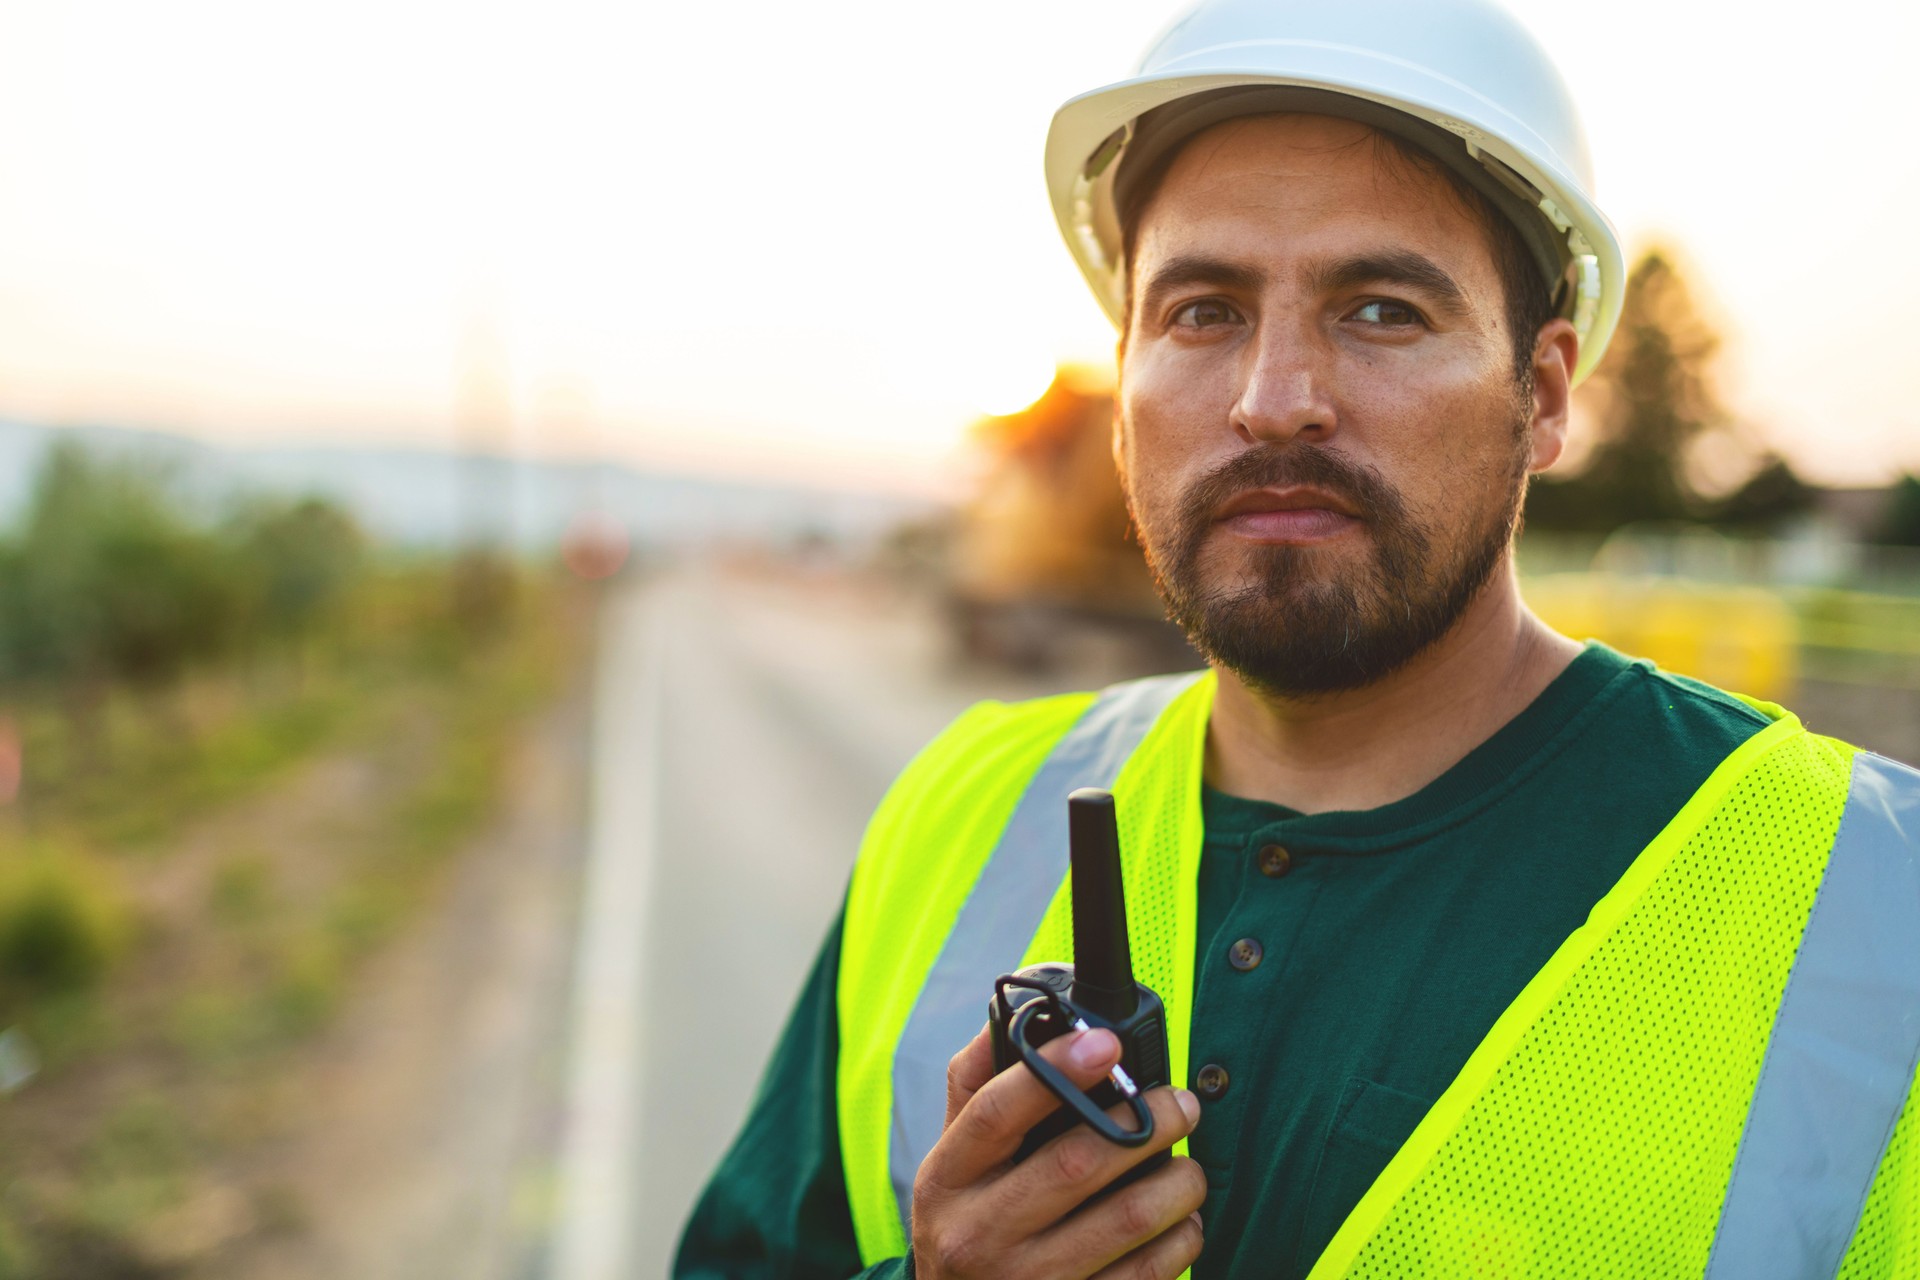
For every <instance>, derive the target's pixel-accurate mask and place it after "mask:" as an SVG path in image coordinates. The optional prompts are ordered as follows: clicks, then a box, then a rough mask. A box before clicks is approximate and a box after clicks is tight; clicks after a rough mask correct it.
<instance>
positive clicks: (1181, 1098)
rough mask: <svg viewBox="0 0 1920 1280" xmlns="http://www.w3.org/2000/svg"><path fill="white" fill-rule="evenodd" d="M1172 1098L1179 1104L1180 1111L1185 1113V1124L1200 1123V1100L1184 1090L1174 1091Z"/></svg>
mask: <svg viewBox="0 0 1920 1280" xmlns="http://www.w3.org/2000/svg"><path fill="white" fill-rule="evenodd" d="M1173 1096H1174V1100H1175V1101H1177V1102H1178V1103H1179V1104H1180V1110H1182V1111H1184V1112H1186V1115H1187V1123H1188V1124H1198V1123H1200V1099H1198V1098H1196V1097H1194V1096H1193V1095H1192V1094H1190V1093H1188V1092H1187V1091H1186V1090H1185V1089H1175V1090H1174V1091H1173Z"/></svg>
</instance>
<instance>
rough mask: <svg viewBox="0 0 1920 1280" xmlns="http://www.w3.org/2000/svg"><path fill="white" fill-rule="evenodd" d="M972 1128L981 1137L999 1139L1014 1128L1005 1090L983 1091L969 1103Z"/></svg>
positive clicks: (975, 1095)
mask: <svg viewBox="0 0 1920 1280" xmlns="http://www.w3.org/2000/svg"><path fill="white" fill-rule="evenodd" d="M967 1113H968V1114H969V1115H970V1116H971V1117H972V1121H971V1124H972V1128H973V1130H974V1132H975V1133H976V1134H977V1135H979V1136H981V1137H998V1136H1000V1135H1001V1134H1003V1133H1005V1132H1006V1131H1007V1130H1009V1129H1011V1128H1012V1116H1011V1115H1010V1114H1009V1113H1008V1108H1007V1097H1006V1094H1005V1092H1004V1091H1003V1090H999V1089H991V1088H989V1089H982V1090H981V1091H980V1092H978V1093H976V1094H974V1095H973V1098H972V1100H971V1101H969V1102H968V1103H967Z"/></svg>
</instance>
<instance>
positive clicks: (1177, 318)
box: [1173, 298, 1240, 329]
mask: <svg viewBox="0 0 1920 1280" xmlns="http://www.w3.org/2000/svg"><path fill="white" fill-rule="evenodd" d="M1239 318H1240V313H1239V312H1238V311H1235V310H1234V309H1233V308H1232V307H1230V306H1228V305H1227V304H1226V303H1224V302H1222V301H1220V299H1218V298H1202V299H1200V301H1198V302H1189V303H1188V304H1187V305H1186V306H1184V307H1181V308H1180V309H1179V310H1178V311H1176V312H1174V313H1173V323H1174V324H1175V325H1176V326H1178V327H1182V328H1187V329H1211V328H1212V327H1213V326H1215V325H1219V324H1232V323H1233V322H1234V321H1236V320H1238V319H1239Z"/></svg>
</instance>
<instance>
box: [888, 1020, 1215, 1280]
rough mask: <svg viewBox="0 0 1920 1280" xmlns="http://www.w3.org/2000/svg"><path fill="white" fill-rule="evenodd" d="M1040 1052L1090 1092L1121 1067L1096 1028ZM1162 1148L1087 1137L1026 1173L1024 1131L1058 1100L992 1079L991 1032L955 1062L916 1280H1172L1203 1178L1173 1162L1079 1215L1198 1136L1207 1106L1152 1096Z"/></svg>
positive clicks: (1058, 1145) (1026, 1079)
mask: <svg viewBox="0 0 1920 1280" xmlns="http://www.w3.org/2000/svg"><path fill="white" fill-rule="evenodd" d="M1040 1052H1041V1053H1042V1054H1043V1055H1045V1057H1046V1058H1047V1060H1048V1061H1049V1062H1052V1063H1053V1064H1054V1065H1055V1066H1057V1067H1059V1068H1060V1069H1061V1070H1062V1071H1063V1072H1065V1073H1066V1075H1067V1077H1068V1078H1069V1079H1071V1080H1072V1081H1073V1082H1074V1084H1076V1085H1078V1086H1079V1087H1080V1088H1082V1089H1086V1088H1090V1087H1091V1086H1092V1085H1094V1084H1095V1083H1096V1082H1098V1081H1099V1080H1101V1079H1102V1078H1104V1077H1105V1076H1106V1074H1107V1071H1108V1069H1109V1068H1110V1067H1112V1066H1113V1064H1114V1063H1116V1062H1118V1061H1119V1060H1120V1041H1119V1040H1118V1039H1117V1038H1116V1037H1115V1036H1114V1034H1113V1033H1112V1032H1111V1031H1107V1030H1104V1029H1102V1028H1095V1029H1093V1030H1091V1031H1082V1032H1078V1033H1076V1034H1074V1035H1068V1036H1061V1037H1060V1038H1058V1039H1056V1040H1051V1041H1048V1042H1047V1043H1046V1044H1045V1045H1044V1046H1042V1048H1041V1050H1040ZM1147 1102H1148V1105H1149V1106H1151V1107H1152V1108H1153V1141H1152V1142H1150V1143H1148V1144H1147V1145H1146V1146H1143V1147H1122V1146H1118V1145H1116V1144H1114V1143H1111V1142H1108V1141H1107V1140H1106V1139H1104V1138H1102V1137H1100V1136H1099V1135H1098V1134H1096V1133H1094V1132H1093V1131H1092V1130H1091V1129H1089V1128H1087V1127H1086V1126H1085V1125H1076V1126H1075V1127H1074V1128H1072V1129H1070V1130H1068V1131H1067V1132H1066V1133H1063V1134H1061V1135H1060V1136H1059V1137H1057V1138H1055V1139H1054V1140H1053V1141H1051V1142H1049V1143H1047V1145H1046V1146H1044V1147H1041V1148H1040V1149H1039V1150H1038V1151H1036V1152H1034V1153H1033V1154H1032V1155H1030V1156H1028V1157H1027V1158H1026V1159H1025V1160H1023V1161H1021V1162H1020V1163H1019V1164H1012V1163H1009V1162H1010V1161H1011V1160H1012V1158H1013V1155H1014V1152H1015V1151H1016V1150H1018V1148H1019V1146H1020V1140H1021V1138H1022V1137H1024V1136H1025V1135H1026V1132H1027V1130H1029V1129H1031V1128H1032V1127H1033V1126H1034V1125H1036V1124H1038V1123H1039V1122H1040V1121H1041V1120H1043V1119H1045V1118H1046V1116H1047V1115H1048V1114H1049V1113H1050V1112H1052V1111H1053V1110H1054V1108H1055V1107H1057V1106H1058V1105H1059V1100H1058V1099H1056V1098H1055V1097H1054V1096H1053V1094H1051V1093H1049V1092H1048V1091H1047V1088H1046V1086H1045V1085H1043V1084H1041V1083H1040V1081H1039V1079H1038V1078H1037V1077H1036V1076H1035V1075H1034V1074H1033V1072H1032V1071H1030V1070H1028V1069H1027V1068H1026V1067H1025V1066H1024V1065H1016V1066H1014V1067H1011V1068H1009V1069H1008V1070H1006V1071H1003V1072H1001V1073H1000V1074H999V1075H995V1074H993V1049H992V1045H991V1042H990V1041H989V1040H988V1038H987V1033H986V1031H984V1030H982V1031H981V1033H980V1034H979V1035H977V1036H975V1037H974V1039H973V1043H971V1044H969V1045H968V1046H967V1047H966V1048H964V1049H962V1050H961V1051H960V1052H959V1053H957V1054H955V1055H954V1057H953V1061H951V1062H950V1063H948V1064H947V1123H946V1129H945V1130H944V1132H942V1134H941V1135H940V1141H939V1142H937V1143H935V1144H934V1147H933V1150H932V1151H930V1152H929V1153H928V1154H927V1158H926V1159H925V1160H924V1161H922V1162H921V1165H920V1171H919V1173H918V1175H917V1176H916V1177H915V1178H914V1183H913V1255H914V1272H915V1274H916V1275H917V1276H919V1277H921V1280H973V1278H975V1277H978V1278H980V1280H1086V1278H1087V1277H1097V1280H1173V1278H1174V1277H1176V1276H1178V1275H1179V1274H1180V1273H1181V1272H1183V1271H1185V1270H1186V1269H1187V1268H1188V1267H1189V1266H1191V1265H1192V1264H1193V1260H1194V1259H1195V1258H1196V1257H1198V1256H1199V1255H1200V1244H1201V1235H1200V1215H1199V1213H1198V1212H1196V1211H1197V1210H1198V1209H1199V1207H1200V1204H1201V1202H1202V1201H1203V1200H1205V1199H1206V1195H1207V1179H1206V1175H1205V1174H1203V1173H1202V1172H1201V1171H1200V1166H1199V1165H1197V1164H1195V1163H1194V1162H1193V1161H1191V1160H1188V1159H1184V1158H1182V1159H1176V1160H1173V1161H1172V1162H1170V1163H1169V1164H1168V1165H1167V1166H1166V1167H1165V1168H1163V1169H1159V1170H1156V1171H1155V1172H1154V1173H1151V1174H1149V1175H1147V1176H1146V1177H1144V1178H1142V1179H1140V1180H1139V1181H1138V1182H1135V1183H1133V1184H1131V1185H1130V1186H1127V1187H1125V1188H1123V1189H1121V1190H1119V1191H1116V1192H1115V1193H1114V1194H1112V1195H1110V1196H1108V1197H1106V1198H1105V1199H1103V1200H1101V1201H1099V1202H1098V1203H1096V1204H1091V1205H1087V1207H1086V1209H1085V1210H1084V1211H1083V1212H1080V1213H1075V1212H1074V1210H1076V1209H1079V1208H1080V1207H1081V1206H1082V1205H1084V1204H1086V1202H1087V1201H1088V1200H1089V1199H1090V1198H1091V1197H1092V1196H1093V1195H1094V1194H1095V1193H1097V1192H1098V1191H1099V1190H1100V1189H1101V1188H1102V1187H1104V1186H1106V1185H1107V1184H1108V1183H1110V1182H1112V1181H1113V1180H1114V1179H1115V1178H1117V1177H1119V1176H1120V1175H1121V1174H1122V1173H1124V1172H1126V1170H1128V1169H1130V1168H1132V1167H1133V1166H1134V1165H1136V1164H1138V1163H1140V1162H1141V1161H1142V1160H1144V1159H1146V1158H1147V1157H1148V1156H1149V1155H1152V1154H1153V1153H1154V1152H1156V1151H1164V1150H1165V1149H1166V1148H1168V1147H1170V1146H1172V1145H1173V1144H1174V1142H1176V1141H1177V1140H1178V1139H1180V1138H1183V1137H1185V1136H1186V1135H1187V1134H1188V1133H1190V1132H1191V1131H1192V1130H1193V1126H1194V1123H1195V1121H1197V1120H1198V1119H1199V1118H1200V1102H1199V1099H1197V1098H1195V1097H1194V1096H1193V1095H1192V1094H1191V1093H1188V1092H1187V1091H1186V1090H1185V1089H1168V1088H1159V1089H1154V1090H1151V1091H1150V1092H1149V1093H1148V1094H1147Z"/></svg>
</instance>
